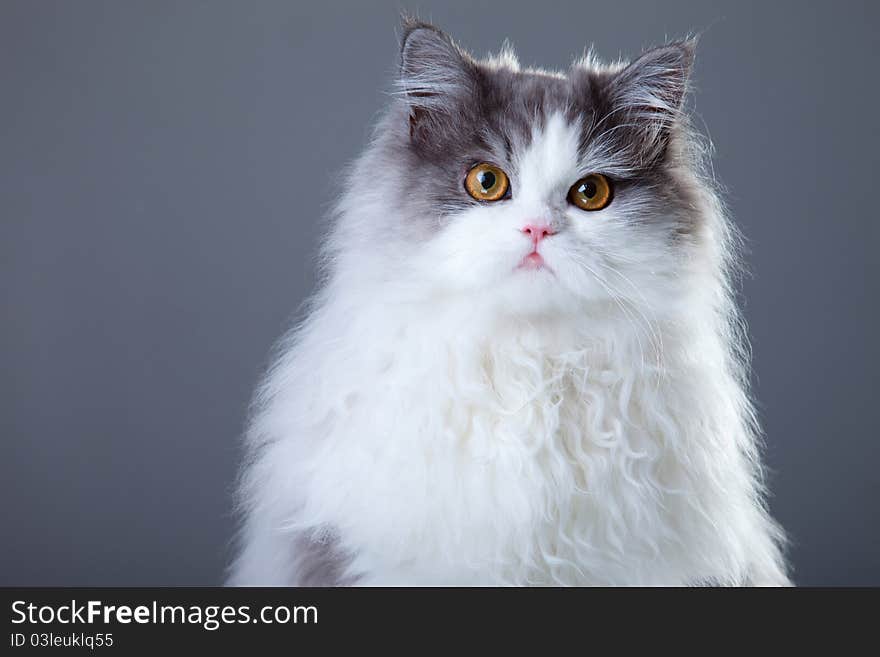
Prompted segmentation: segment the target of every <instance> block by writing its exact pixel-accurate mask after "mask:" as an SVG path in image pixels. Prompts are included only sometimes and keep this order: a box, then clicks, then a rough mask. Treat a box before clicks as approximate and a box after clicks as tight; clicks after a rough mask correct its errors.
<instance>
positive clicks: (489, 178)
mask: <svg viewBox="0 0 880 657" xmlns="http://www.w3.org/2000/svg"><path fill="white" fill-rule="evenodd" d="M480 184H481V185H482V186H483V191H486V192H488V191H489V190H490V189H492V188H493V187H494V186H495V174H494V173H492V172H491V171H484V172H483V173H481V174H480Z"/></svg>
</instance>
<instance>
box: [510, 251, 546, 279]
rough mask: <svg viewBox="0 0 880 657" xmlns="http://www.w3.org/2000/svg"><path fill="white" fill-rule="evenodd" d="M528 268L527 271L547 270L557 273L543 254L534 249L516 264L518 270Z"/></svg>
mask: <svg viewBox="0 0 880 657" xmlns="http://www.w3.org/2000/svg"><path fill="white" fill-rule="evenodd" d="M520 269H523V270H526V271H538V270H545V271H547V272H548V273H551V274H553V273H555V272H554V271H553V269H552V268H551V267H550V266H549V265H548V264H547V263H546V261H545V260H544V256H542V255H541V254H540V253H538V252H537V251H532V252H531V253H529V254H527V255H526V256H525V257H524V258H523V259H522V260H521V261H520V263H519V264H518V265H517V266H516V270H520Z"/></svg>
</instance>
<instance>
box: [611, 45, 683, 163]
mask: <svg viewBox="0 0 880 657" xmlns="http://www.w3.org/2000/svg"><path fill="white" fill-rule="evenodd" d="M695 48H696V40H695V39H687V40H683V41H676V42H673V43H669V44H667V45H665V46H661V47H659V48H654V49H653V50H649V51H648V52H645V53H644V54H642V55H641V56H640V57H639V58H638V59H636V60H635V61H633V62H632V63H631V64H629V65H628V66H627V67H626V68H624V69H623V70H621V71H620V72H619V73H617V74H616V75H615V76H614V78H613V79H612V81H611V84H610V86H609V92H608V93H609V101H610V104H611V111H612V112H613V113H614V114H615V115H616V116H615V117H614V118H613V123H615V124H619V125H621V128H622V129H623V133H624V134H625V135H626V139H627V140H628V142H629V143H628V144H627V146H628V147H629V148H631V149H634V150H635V151H637V152H638V154H639V159H640V160H642V161H643V162H651V161H654V160H656V159H657V158H659V157H662V155H663V153H664V152H665V150H666V145H667V143H668V140H669V133H670V131H671V130H672V128H673V126H674V125H675V123H676V121H678V120H679V117H680V116H681V111H682V105H683V103H684V97H685V92H686V91H687V87H688V79H689V77H690V73H691V69H692V67H693V62H694V51H695ZM621 136H623V135H621Z"/></svg>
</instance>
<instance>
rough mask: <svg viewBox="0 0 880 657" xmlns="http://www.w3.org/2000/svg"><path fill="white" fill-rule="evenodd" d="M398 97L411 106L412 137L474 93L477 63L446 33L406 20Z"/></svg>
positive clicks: (405, 17)
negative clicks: (420, 127) (423, 125)
mask: <svg viewBox="0 0 880 657" xmlns="http://www.w3.org/2000/svg"><path fill="white" fill-rule="evenodd" d="M402 22H403V36H402V38H401V44H400V75H399V79H398V82H397V86H398V94H399V95H400V96H402V97H403V98H404V100H406V102H407V103H408V104H409V107H410V134H414V133H415V131H416V130H417V124H420V123H425V124H433V123H436V122H437V120H439V119H441V118H442V115H451V114H453V113H454V108H455V107H456V106H457V105H458V104H460V103H461V102H462V101H464V100H466V99H468V98H469V97H470V95H471V94H472V93H473V82H474V76H473V73H474V70H475V64H474V61H473V60H472V59H471V58H470V56H469V55H468V54H467V53H465V52H464V51H463V50H461V49H460V48H459V47H458V46H457V45H456V44H455V43H453V41H452V39H451V38H450V37H449V36H447V35H446V34H445V33H444V32H442V31H441V30H439V29H438V28H436V27H434V26H433V25H431V24H429V23H425V22H422V21H419V20H416V19H414V18H410V17H407V16H404V17H403V20H402Z"/></svg>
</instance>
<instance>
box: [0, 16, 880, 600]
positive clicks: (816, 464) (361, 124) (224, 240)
mask: <svg viewBox="0 0 880 657" xmlns="http://www.w3.org/2000/svg"><path fill="white" fill-rule="evenodd" d="M400 6H405V7H407V8H409V9H411V10H418V11H419V13H420V15H421V16H422V17H423V18H428V19H432V20H434V21H435V22H436V23H438V24H439V25H440V26H442V27H444V28H446V29H447V30H449V31H450V32H451V33H452V34H453V35H455V36H456V37H457V38H458V39H459V40H460V41H461V42H462V43H463V44H464V45H466V46H467V47H469V48H471V49H472V50H474V51H475V52H477V53H485V52H486V51H488V50H495V49H497V48H498V46H499V45H500V43H501V41H502V39H503V38H504V37H509V38H510V39H511V41H512V42H513V44H514V45H515V46H516V48H517V49H518V51H519V54H520V57H521V60H522V61H523V62H524V63H529V64H540V65H544V66H549V67H565V66H567V64H568V63H569V61H570V60H571V58H572V57H573V56H575V55H577V54H579V53H580V52H581V51H582V49H583V47H584V46H585V45H587V44H588V43H590V42H593V43H595V45H596V48H597V50H598V52H599V53H600V54H601V55H603V56H604V57H606V58H611V57H616V56H617V55H618V54H624V55H632V54H636V53H638V52H639V50H640V48H641V47H642V46H645V45H650V44H656V43H658V42H662V41H663V40H664V39H665V38H666V37H667V36H670V37H674V36H680V35H683V34H685V33H687V32H689V31H691V30H706V32H705V34H704V36H703V39H702V41H701V43H700V47H699V52H698V60H697V65H696V71H695V83H696V92H697V95H696V96H695V99H694V103H695V107H696V109H697V111H698V112H699V115H700V117H701V118H702V119H703V120H704V121H705V124H706V126H707V129H708V131H709V134H710V135H711V138H712V139H713V141H714V143H715V145H716V147H717V158H716V160H715V164H716V172H717V175H718V177H719V178H720V179H721V180H722V181H723V182H724V183H725V184H726V185H727V187H728V188H729V196H728V199H727V200H728V202H729V204H730V206H731V208H732V210H733V212H734V213H735V216H736V217H737V219H738V221H739V224H740V225H741V226H742V228H743V230H744V232H745V234H746V235H747V237H748V238H749V241H750V249H751V251H750V254H749V262H750V265H751V269H752V271H753V276H752V277H751V278H749V279H748V280H746V281H745V282H744V294H743V296H744V303H745V308H746V313H747V316H748V320H749V323H750V326H751V335H752V339H753V343H754V361H755V382H756V388H755V392H756V395H757V397H758V399H759V402H760V411H761V416H762V418H763V423H764V426H765V427H766V431H767V436H768V438H767V443H768V448H767V460H768V462H769V464H770V466H771V468H772V470H773V476H772V479H771V484H772V490H773V498H772V501H771V504H772V509H773V512H774V514H775V515H776V517H777V518H778V519H779V520H780V521H781V522H782V524H783V525H784V526H785V527H786V528H787V529H788V531H789V532H790V534H791V537H792V540H793V545H792V550H791V555H792V558H793V561H794V567H795V571H794V575H795V579H796V581H797V582H798V583H800V584H880V557H878V554H880V540H878V538H880V527H878V523H877V520H878V494H880V476H878V463H877V461H878V455H880V451H878V431H877V427H878V425H880V417H878V403H877V402H876V401H875V392H876V386H877V383H878V375H877V372H878V369H877V368H878V365H880V361H878V347H877V344H878V339H877V338H878V335H880V326H878V324H880V322H878V311H877V300H878V298H880V295H878V271H877V260H878V256H877V254H878V252H880V239H878V238H880V229H878V219H877V209H876V208H877V206H876V198H877V194H876V191H877V186H878V184H877V180H876V173H877V164H878V152H880V143H878V137H877V135H878V128H877V121H876V116H877V108H878V107H880V94H878V85H877V70H878V64H880V61H878V55H877V48H876V45H877V37H876V30H877V26H878V20H877V19H878V10H877V4H876V3H874V4H872V3H869V2H863V3H857V2H849V3H847V2H835V3H822V4H818V3H817V4H815V5H808V4H807V3H803V2H790V3H783V2H774V3H767V2H752V1H747V2H746V1H743V0H737V1H735V2H702V1H699V2H698V1H697V0H692V1H687V2H683V1H677V2H655V1H652V0H645V1H644V2H622V1H615V2H602V3H599V2H585V1H584V0H577V1H572V2H551V1H546V0H542V1H541V2H528V3H516V2H513V1H512V0H508V1H507V2H484V1H481V0H469V1H467V2H459V3H451V2H449V3H447V2H440V1H439V0H438V1H435V2H412V3H407V4H406V5H398V3H392V2H349V3H340V2H320V3H308V4H305V3H302V4H299V3H294V2H291V1H284V2H270V1H267V0H260V1H258V2H244V1H243V0H242V1H240V2H196V1H194V0H187V1H180V2H155V1H150V2H146V1H143V2H93V1H90V0H78V1H77V2H48V1H41V2H34V1H30V0H21V1H19V0H15V1H10V0H0V222H2V223H0V290H2V293H0V302H2V316H0V319H2V323H0V334H2V351H0V372H2V375H0V386H2V388H0V436H2V442H0V486H2V488H0V514H2V515H0V523H2V524H0V526H2V530H0V531H2V541H0V583H2V584H34V585H36V584H40V585H49V584H80V585H86V584H91V585H117V584H118V585H122V584H131V585H135V584H140V585H150V584H214V583H219V582H220V581H221V580H222V570H223V567H224V564H225V562H226V559H227V557H228V540H229V537H230V535H231V533H232V529H233V522H232V518H231V516H230V513H229V494H230V490H231V484H232V481H233V478H234V475H235V471H236V465H237V457H238V437H239V435H240V433H241V429H242V427H243V423H244V418H245V414H246V407H247V404H248V400H249V396H250V394H251V391H252V389H253V387H254V385H255V383H256V382H257V379H258V377H259V375H260V372H261V370H262V369H263V367H264V366H265V364H266V359H267V355H268V351H269V348H270V346H271V344H272V343H273V341H274V340H275V339H276V338H277V337H278V336H279V335H280V334H281V333H282V331H283V330H284V328H285V326H286V325H287V324H288V322H289V321H290V319H291V317H292V315H293V313H294V312H295V310H296V308H297V306H298V304H299V303H300V302H301V301H302V299H303V298H304V296H305V295H306V294H307V293H308V291H309V290H310V289H311V287H312V285H313V282H314V273H313V264H314V260H313V254H314V252H315V249H316V246H317V240H318V236H319V234H320V225H321V221H322V216H323V214H324V212H325V210H326V208H327V206H328V204H329V203H330V202H331V201H332V199H333V197H334V194H335V193H337V192H338V190H339V189H340V188H341V187H342V186H344V185H345V184H346V181H345V180H344V179H341V178H339V177H337V176H336V175H335V172H336V171H337V170H338V169H339V168H340V166H341V165H343V164H345V163H346V162H347V161H348V160H349V159H350V158H352V157H353V156H355V155H356V154H357V153H358V152H359V150H360V149H361V147H362V146H363V144H364V143H365V140H366V138H367V136H368V134H369V126H370V124H371V121H372V120H373V119H374V118H375V116H376V113H377V111H378V110H379V109H380V108H381V106H382V104H383V103H384V100H385V95H384V94H385V90H387V89H388V88H389V85H388V83H389V81H390V80H391V76H392V75H393V71H394V67H395V63H396V55H397V45H396V30H397V11H398V9H399V7H400ZM381 174H382V172H377V175H381Z"/></svg>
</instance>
